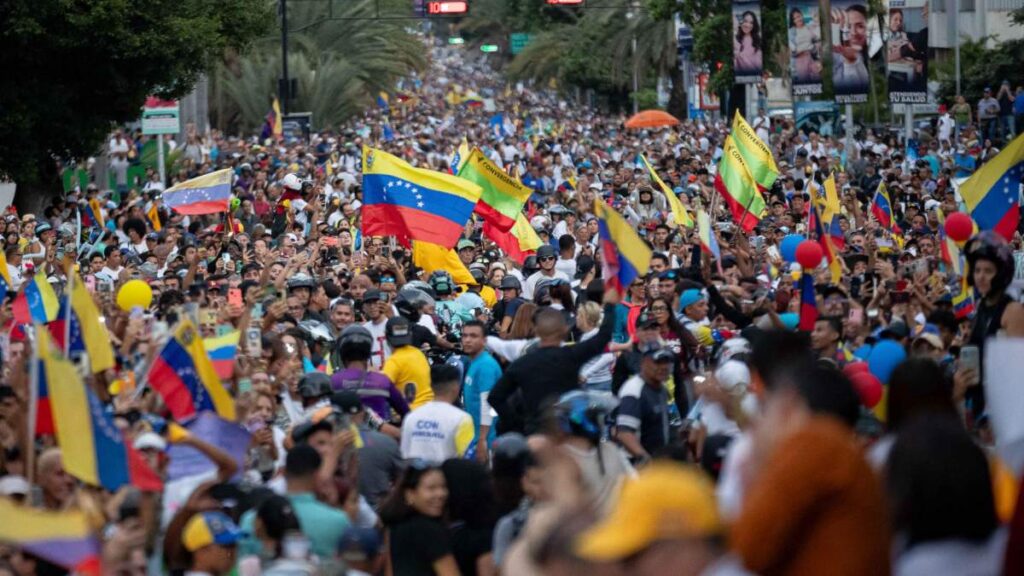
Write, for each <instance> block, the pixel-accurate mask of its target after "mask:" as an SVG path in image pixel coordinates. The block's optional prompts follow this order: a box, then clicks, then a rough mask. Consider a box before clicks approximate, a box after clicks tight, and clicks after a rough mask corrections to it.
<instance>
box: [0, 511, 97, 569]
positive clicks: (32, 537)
mask: <svg viewBox="0 0 1024 576" xmlns="http://www.w3.org/2000/svg"><path fill="white" fill-rule="evenodd" d="M0 518H3V519H4V521H3V522H0V540H2V541H4V542H10V543H11V544H13V545H15V546H17V547H18V548H21V549H23V550H25V551H27V552H29V553H31V554H34V555H35V556H38V557H40V558H43V559H45V560H48V561H50V562H53V563H54V564H57V565H58V566H63V567H65V568H67V569H69V570H72V571H74V572H77V573H79V574H99V572H100V570H99V568H100V566H99V559H100V541H99V539H98V538H97V537H96V534H95V533H94V532H93V530H92V526H90V524H89V519H88V518H87V517H86V515H85V513H84V512H82V511H81V510H64V511H61V512H49V511H45V510H39V509H36V508H29V507H27V506H19V505H17V504H15V503H14V502H13V501H12V500H8V499H6V498H0Z"/></svg>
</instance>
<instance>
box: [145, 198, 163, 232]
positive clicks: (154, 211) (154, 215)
mask: <svg viewBox="0 0 1024 576" xmlns="http://www.w3.org/2000/svg"><path fill="white" fill-rule="evenodd" d="M146 218H147V219H148V220H149V224H150V225H151V226H152V227H153V231H154V232H159V231H160V230H161V229H162V228H163V226H162V225H161V224H160V210H159V209H158V208H157V206H156V202H154V203H153V205H152V206H150V207H149V210H148V211H147V212H146Z"/></svg>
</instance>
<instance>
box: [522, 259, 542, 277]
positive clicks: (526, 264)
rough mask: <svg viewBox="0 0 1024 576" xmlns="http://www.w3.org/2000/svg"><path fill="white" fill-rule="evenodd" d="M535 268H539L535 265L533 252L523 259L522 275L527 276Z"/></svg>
mask: <svg viewBox="0 0 1024 576" xmlns="http://www.w3.org/2000/svg"><path fill="white" fill-rule="evenodd" d="M537 270H540V267H539V266H537V257H536V256H534V255H533V254H531V255H529V256H527V257H526V260H523V277H524V278H529V277H530V275H531V274H533V273H534V272H536V271H537Z"/></svg>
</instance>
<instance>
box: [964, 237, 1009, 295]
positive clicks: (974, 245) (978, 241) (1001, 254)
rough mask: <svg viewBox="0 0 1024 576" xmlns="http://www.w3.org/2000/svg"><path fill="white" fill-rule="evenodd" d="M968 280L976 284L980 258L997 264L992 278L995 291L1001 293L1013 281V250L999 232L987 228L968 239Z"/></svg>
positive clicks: (969, 282) (971, 283)
mask: <svg viewBox="0 0 1024 576" xmlns="http://www.w3.org/2000/svg"><path fill="white" fill-rule="evenodd" d="M965 251H966V254H967V282H968V284H970V285H971V286H973V285H974V266H975V264H976V263H977V262H978V260H988V261H989V262H992V263H993V264H995V266H996V276H995V278H993V279H992V291H993V293H1000V292H1003V291H1004V290H1006V287H1007V286H1009V285H1010V282H1012V281H1013V272H1014V262H1013V250H1012V249H1011V248H1010V245H1009V244H1007V243H1006V240H1004V239H1003V237H1002V236H1000V235H999V234H997V233H995V232H993V231H991V230H985V231H984V232H981V233H979V234H978V235H977V236H975V237H974V238H971V239H970V240H968V241H967V247H966V249H965Z"/></svg>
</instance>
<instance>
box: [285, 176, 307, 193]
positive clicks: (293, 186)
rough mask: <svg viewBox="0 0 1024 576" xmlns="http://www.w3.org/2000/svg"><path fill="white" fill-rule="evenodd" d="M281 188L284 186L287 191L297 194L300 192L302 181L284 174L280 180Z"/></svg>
mask: <svg viewBox="0 0 1024 576" xmlns="http://www.w3.org/2000/svg"><path fill="white" fill-rule="evenodd" d="M281 186H284V187H285V188H287V189H288V190H292V191H294V192H299V191H301V190H302V179H300V178H299V177H298V176H296V175H295V174H286V175H285V177H284V178H282V179H281Z"/></svg>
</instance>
